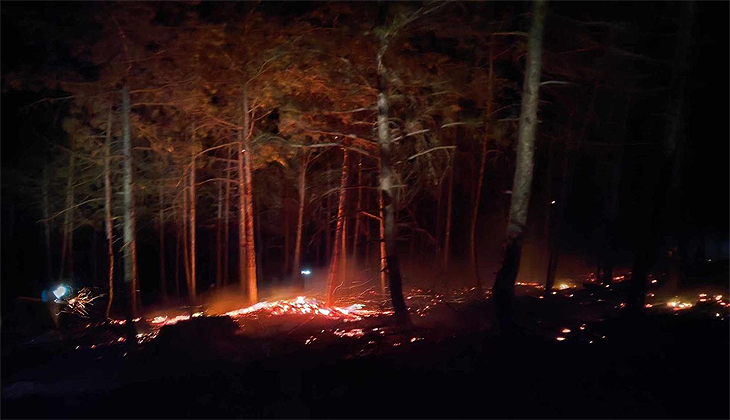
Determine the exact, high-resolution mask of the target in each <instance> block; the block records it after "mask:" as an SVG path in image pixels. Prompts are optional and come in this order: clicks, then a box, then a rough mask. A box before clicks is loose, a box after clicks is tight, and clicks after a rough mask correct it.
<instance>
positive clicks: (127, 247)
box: [122, 86, 138, 316]
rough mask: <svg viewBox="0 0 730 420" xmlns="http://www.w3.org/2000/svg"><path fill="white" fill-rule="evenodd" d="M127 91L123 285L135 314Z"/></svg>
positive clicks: (126, 100) (124, 112) (124, 106)
mask: <svg viewBox="0 0 730 420" xmlns="http://www.w3.org/2000/svg"><path fill="white" fill-rule="evenodd" d="M129 112H130V110H129V91H128V90H127V87H126V86H124V87H123V88H122V145H123V150H124V183H123V195H124V229H123V231H124V245H123V248H124V253H123V254H122V256H123V260H124V285H125V288H126V289H127V290H128V291H129V299H128V302H127V305H129V306H130V307H131V309H130V312H131V315H132V316H136V315H137V312H138V311H137V309H138V307H137V305H138V303H137V268H136V267H135V265H136V263H137V256H136V255H135V254H136V248H137V244H136V238H135V230H136V227H135V216H134V193H133V191H132V137H131V133H130V130H131V127H130V121H129Z"/></svg>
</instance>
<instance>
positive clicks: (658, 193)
mask: <svg viewBox="0 0 730 420" xmlns="http://www.w3.org/2000/svg"><path fill="white" fill-rule="evenodd" d="M695 7H696V6H695V4H694V2H686V3H682V9H683V10H682V16H683V19H682V23H681V27H680V33H679V40H678V44H677V49H676V52H675V57H674V60H675V65H674V69H675V74H674V75H673V79H674V80H673V87H675V89H674V91H673V92H674V93H673V97H672V98H671V101H670V104H671V105H670V109H669V113H670V116H669V119H668V121H667V126H666V132H665V135H664V141H663V145H662V146H663V147H662V161H661V169H660V172H659V181H658V183H657V184H656V187H655V188H654V190H653V191H654V197H655V198H654V201H653V203H654V206H653V208H652V209H651V214H650V215H649V222H648V223H647V225H648V229H647V230H646V232H644V233H643V234H642V235H641V237H640V239H639V240H638V241H637V244H638V249H637V252H636V257H635V261H634V266H633V269H632V273H631V287H630V298H629V299H628V301H627V309H628V310H629V312H630V313H632V314H639V313H641V312H642V311H643V310H644V304H645V299H646V296H645V293H646V277H647V275H648V274H649V270H650V269H651V267H652V265H653V264H654V262H655V261H656V259H657V257H658V256H659V252H660V249H659V248H660V245H659V241H660V238H659V235H660V232H659V231H660V228H661V226H662V224H663V225H664V226H665V227H664V229H665V230H666V232H667V233H668V234H670V235H671V236H674V235H676V234H675V229H676V227H674V226H672V225H677V224H678V222H679V212H678V211H677V207H679V204H680V194H681V191H680V190H679V188H678V187H679V185H680V184H681V182H680V179H679V173H680V169H681V168H680V165H681V161H682V154H681V152H682V141H681V130H682V125H683V124H684V116H683V108H684V101H685V91H686V85H687V79H688V77H687V73H688V65H687V63H688V59H689V55H690V44H691V38H692V25H693V22H694V15H695ZM679 266H680V264H679V261H677V260H676V257H672V258H671V259H670V271H672V270H674V271H677V272H678V271H679ZM671 275H675V276H676V275H678V273H671V272H670V276H671Z"/></svg>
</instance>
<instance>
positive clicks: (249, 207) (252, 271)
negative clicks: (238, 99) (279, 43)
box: [243, 89, 259, 303]
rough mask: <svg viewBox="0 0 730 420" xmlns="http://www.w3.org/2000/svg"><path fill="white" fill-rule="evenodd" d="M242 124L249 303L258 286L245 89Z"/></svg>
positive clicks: (249, 133) (249, 127) (254, 299)
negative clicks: (243, 133)
mask: <svg viewBox="0 0 730 420" xmlns="http://www.w3.org/2000/svg"><path fill="white" fill-rule="evenodd" d="M243 126H244V127H245V129H246V135H245V136H244V138H243V148H244V150H245V153H244V154H243V166H244V171H245V175H246V177H245V178H246V230H247V232H248V233H249V237H248V242H247V245H248V249H247V254H248V300H249V302H251V303H256V302H258V300H259V298H258V286H257V284H258V283H257V281H256V274H257V271H256V241H255V238H256V235H255V232H254V223H253V218H254V212H253V178H252V175H251V172H252V171H251V165H252V162H251V145H250V144H249V137H251V135H252V134H253V133H252V132H251V128H252V127H251V122H250V118H249V110H248V98H247V97H246V91H245V89H244V91H243Z"/></svg>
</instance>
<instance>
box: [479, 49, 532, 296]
mask: <svg viewBox="0 0 730 420" xmlns="http://www.w3.org/2000/svg"><path fill="white" fill-rule="evenodd" d="M493 44H494V43H493V42H492V40H491V39H490V41H489V76H488V84H487V119H488V120H489V119H491V117H492V96H493V95H492V92H493V91H494V65H493V60H492V55H493V54H492V51H493ZM538 82H539V80H538ZM489 130H490V127H487V129H486V130H485V134H484V138H483V139H482V156H481V162H480V164H479V179H478V181H477V185H476V191H475V197H474V207H472V214H471V230H470V232H469V251H470V256H471V269H472V273H473V275H474V286H476V288H477V291H478V292H479V293H480V294H481V291H482V279H481V277H480V276H479V267H478V265H477V241H476V232H477V221H478V220H479V205H480V204H481V203H480V202H481V198H482V184H484V170H485V169H486V167H487V150H488V148H489V136H488V133H489Z"/></svg>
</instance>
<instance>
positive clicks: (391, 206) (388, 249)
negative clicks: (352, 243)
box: [377, 6, 410, 323]
mask: <svg viewBox="0 0 730 420" xmlns="http://www.w3.org/2000/svg"><path fill="white" fill-rule="evenodd" d="M381 7H382V6H381ZM380 44H381V45H380V50H378V55H377V66H378V147H379V149H380V192H381V208H382V209H383V210H382V219H383V225H382V226H383V227H382V230H383V236H382V240H383V242H384V245H385V263H386V267H387V270H388V283H389V286H390V299H391V302H392V303H393V310H394V313H395V318H396V320H398V322H400V323H409V322H410V319H409V317H408V308H407V307H406V301H405V299H404V298H403V285H402V278H401V273H400V261H399V259H398V247H397V243H396V239H397V237H398V232H397V228H396V226H395V212H396V208H397V202H396V199H397V197H396V196H395V194H394V193H393V168H392V166H391V165H392V164H391V157H390V153H391V151H390V149H391V140H390V127H389V125H388V80H387V72H386V69H385V63H384V62H383V56H384V55H385V51H386V50H387V48H388V44H387V43H386V42H384V40H382V39H381V43H380ZM381 252H382V249H381Z"/></svg>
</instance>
